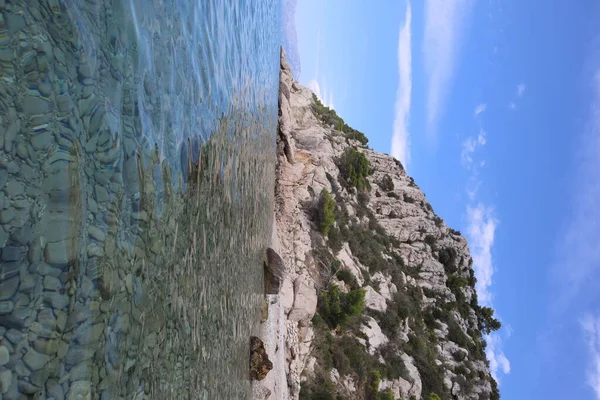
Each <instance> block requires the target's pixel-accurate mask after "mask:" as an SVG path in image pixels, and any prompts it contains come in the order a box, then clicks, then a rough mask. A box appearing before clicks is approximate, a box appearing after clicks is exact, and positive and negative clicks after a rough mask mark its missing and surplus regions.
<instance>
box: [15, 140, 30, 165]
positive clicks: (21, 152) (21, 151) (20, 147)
mask: <svg viewBox="0 0 600 400" xmlns="http://www.w3.org/2000/svg"><path fill="white" fill-rule="evenodd" d="M17 155H18V156H19V158H21V159H23V160H25V161H27V156H28V153H27V146H25V143H23V142H19V143H18V144H17Z"/></svg>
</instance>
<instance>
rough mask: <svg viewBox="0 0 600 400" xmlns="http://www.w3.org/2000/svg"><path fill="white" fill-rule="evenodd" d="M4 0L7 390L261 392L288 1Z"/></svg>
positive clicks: (158, 394)
mask: <svg viewBox="0 0 600 400" xmlns="http://www.w3.org/2000/svg"><path fill="white" fill-rule="evenodd" d="M0 3H1V4H2V5H1V6H0V77H1V78H2V79H0V137H1V140H0V183H2V182H3V183H2V185H0V186H1V187H3V188H4V189H3V190H2V191H1V192H0V246H2V250H1V252H0V258H1V260H2V269H1V272H0V317H1V318H0V346H1V347H0V350H1V352H2V357H3V358H6V354H5V353H7V352H8V361H7V362H6V363H4V361H3V364H5V365H4V367H3V368H6V369H5V371H10V374H9V373H8V372H2V373H1V374H0V375H1V376H0V380H2V384H1V385H0V391H2V395H0V397H5V398H18V397H19V391H20V392H22V393H23V394H26V395H27V396H36V395H37V396H39V395H42V392H45V395H46V396H47V397H54V398H65V397H66V398H79V397H81V398H86V397H90V396H91V398H102V399H113V398H114V399H116V398H127V399H130V398H135V399H142V398H148V399H150V398H152V399H182V398H190V399H196V398H206V399H243V398H248V397H249V393H250V383H249V381H248V376H247V366H248V341H249V336H250V335H251V334H252V333H256V330H257V322H258V321H259V315H258V312H259V307H258V303H259V298H260V293H261V292H262V286H263V285H262V259H263V250H264V248H265V246H266V244H267V241H268V238H269V237H270V229H271V221H270V218H271V216H272V204H271V201H272V199H271V196H272V193H273V184H274V176H273V174H274V162H275V154H274V151H275V140H274V133H275V132H276V123H277V90H278V74H279V42H280V40H279V32H280V28H279V6H280V5H279V0H251V1H247V2H238V1H219V0H209V1H185V0H171V1H163V0H155V1H146V0H143V1H142V0H126V1H122V2H116V3H115V2H112V1H108V0H94V1H86V2H79V1H65V2H59V1H49V2H40V4H38V3H37V2H35V1H33V2H28V3H27V7H25V6H23V5H21V4H19V2H16V4H11V5H10V7H9V6H8V5H6V6H5V5H4V3H3V2H0ZM5 349H6V351H5ZM7 377H10V379H7Z"/></svg>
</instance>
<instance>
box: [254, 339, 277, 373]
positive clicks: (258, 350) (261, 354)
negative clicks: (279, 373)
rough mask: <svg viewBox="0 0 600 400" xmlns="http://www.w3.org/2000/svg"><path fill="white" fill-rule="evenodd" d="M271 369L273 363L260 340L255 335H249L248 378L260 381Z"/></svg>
mask: <svg viewBox="0 0 600 400" xmlns="http://www.w3.org/2000/svg"><path fill="white" fill-rule="evenodd" d="M272 369H273V363H272V362H271V361H270V360H269V356H268V355H267V351H266V350H265V345H264V343H263V342H262V340H260V339H259V338H257V337H256V336H252V337H250V379H251V380H257V381H262V380H263V379H265V378H266V377H267V374H268V373H269V371H270V370H272Z"/></svg>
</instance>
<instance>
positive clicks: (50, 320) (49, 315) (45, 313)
mask: <svg viewBox="0 0 600 400" xmlns="http://www.w3.org/2000/svg"><path fill="white" fill-rule="evenodd" d="M37 321H38V322H39V323H40V325H42V326H43V327H44V328H46V329H48V330H49V331H53V330H54V328H56V317H55V316H54V313H53V312H52V310H51V309H49V308H44V309H42V310H40V312H38V315H37Z"/></svg>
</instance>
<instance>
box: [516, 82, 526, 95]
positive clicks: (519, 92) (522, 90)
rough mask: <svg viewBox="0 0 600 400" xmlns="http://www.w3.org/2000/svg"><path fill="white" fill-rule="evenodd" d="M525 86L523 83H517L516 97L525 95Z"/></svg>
mask: <svg viewBox="0 0 600 400" xmlns="http://www.w3.org/2000/svg"><path fill="white" fill-rule="evenodd" d="M525 89H526V87H525V84H524V83H519V84H518V85H517V97H522V96H523V95H524V94H525Z"/></svg>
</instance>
